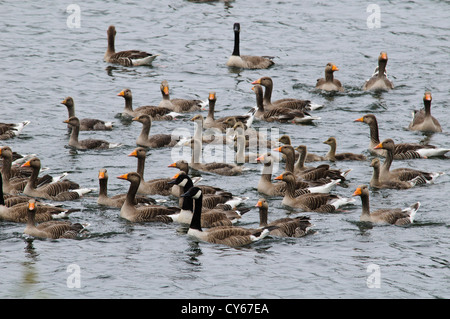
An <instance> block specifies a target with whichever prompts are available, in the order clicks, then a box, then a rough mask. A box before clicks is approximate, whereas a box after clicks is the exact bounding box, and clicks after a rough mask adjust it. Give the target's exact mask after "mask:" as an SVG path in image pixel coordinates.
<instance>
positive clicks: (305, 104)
mask: <svg viewBox="0 0 450 319" xmlns="http://www.w3.org/2000/svg"><path fill="white" fill-rule="evenodd" d="M252 84H260V85H262V86H264V87H265V89H266V90H265V92H264V97H263V105H264V109H265V110H266V111H270V110H271V109H272V108H275V107H287V108H289V109H298V110H306V111H312V110H315V109H318V108H321V107H323V105H320V104H317V103H312V102H311V101H310V100H301V99H295V98H283V99H279V100H276V101H272V100H271V99H272V90H273V80H272V78H271V77H268V76H264V77H261V78H259V79H258V80H255V81H253V82H252Z"/></svg>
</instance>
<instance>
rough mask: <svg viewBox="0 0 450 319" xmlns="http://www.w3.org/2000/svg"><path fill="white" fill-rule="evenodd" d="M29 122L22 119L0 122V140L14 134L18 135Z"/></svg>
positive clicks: (11, 136)
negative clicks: (12, 121) (17, 121)
mask: <svg viewBox="0 0 450 319" xmlns="http://www.w3.org/2000/svg"><path fill="white" fill-rule="evenodd" d="M30 123H31V122H30V121H22V122H19V123H0V140H8V139H10V138H13V137H15V136H19V135H20V133H22V130H23V129H24V127H25V126H27V125H28V124H30Z"/></svg>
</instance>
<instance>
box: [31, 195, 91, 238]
mask: <svg viewBox="0 0 450 319" xmlns="http://www.w3.org/2000/svg"><path fill="white" fill-rule="evenodd" d="M35 216H36V203H35V200H34V199H30V201H29V203H28V216H27V224H26V227H25V229H24V231H23V232H24V234H26V235H29V236H33V237H39V238H51V239H59V238H68V239H75V238H78V236H79V235H80V234H81V233H82V232H84V231H85V229H86V227H87V226H88V224H80V223H74V224H73V223H71V222H70V221H56V220H50V221H45V222H42V223H40V224H38V225H36V222H37V221H36V217H35Z"/></svg>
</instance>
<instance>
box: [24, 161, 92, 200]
mask: <svg viewBox="0 0 450 319" xmlns="http://www.w3.org/2000/svg"><path fill="white" fill-rule="evenodd" d="M22 166H24V167H31V168H32V169H33V171H32V173H31V176H30V177H29V179H28V182H27V184H26V186H25V188H24V190H23V193H24V194H25V195H28V196H31V197H39V198H45V199H49V200H54V201H66V200H75V199H79V198H81V197H82V196H83V195H84V194H87V193H89V192H91V191H92V189H90V188H80V185H79V184H78V183H75V182H73V181H70V180H68V179H64V180H60V181H57V182H52V183H49V184H45V185H42V186H39V185H38V184H37V180H38V176H39V172H40V170H41V160H40V159H39V158H37V157H34V158H32V159H30V160H29V161H27V162H26V163H24V164H23V165H22Z"/></svg>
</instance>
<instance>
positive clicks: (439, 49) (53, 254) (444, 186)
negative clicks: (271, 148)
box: [0, 0, 450, 299]
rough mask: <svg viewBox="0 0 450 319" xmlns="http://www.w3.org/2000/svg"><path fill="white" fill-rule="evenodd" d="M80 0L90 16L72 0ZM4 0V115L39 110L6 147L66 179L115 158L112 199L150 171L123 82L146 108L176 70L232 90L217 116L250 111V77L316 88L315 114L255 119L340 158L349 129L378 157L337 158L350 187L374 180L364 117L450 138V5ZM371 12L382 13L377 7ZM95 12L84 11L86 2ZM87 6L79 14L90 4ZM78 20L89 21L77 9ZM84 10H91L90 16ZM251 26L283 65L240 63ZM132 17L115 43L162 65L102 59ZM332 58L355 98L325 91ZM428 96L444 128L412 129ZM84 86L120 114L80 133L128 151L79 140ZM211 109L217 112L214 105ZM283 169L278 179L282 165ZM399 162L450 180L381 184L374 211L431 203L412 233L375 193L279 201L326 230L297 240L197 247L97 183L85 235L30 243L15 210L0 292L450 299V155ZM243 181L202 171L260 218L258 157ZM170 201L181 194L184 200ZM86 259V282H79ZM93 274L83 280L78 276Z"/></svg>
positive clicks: (397, 129) (224, 91)
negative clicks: (129, 214) (381, 86)
mask: <svg viewBox="0 0 450 319" xmlns="http://www.w3.org/2000/svg"><path fill="white" fill-rule="evenodd" d="M70 4H74V5H75V6H71V7H70V8H69V9H72V8H75V9H76V10H75V11H73V10H67V9H68V7H69V5H70ZM375 4H376V6H375V9H372V7H370V8H368V6H369V3H366V2H354V1H348V0H344V1H339V2H329V1H313V0H310V1H302V2H299V1H292V0H285V1H255V0H251V1H240V0H236V1H181V0H167V1H147V2H142V1H92V2H77V1H73V3H70V2H54V1H45V0H44V1H38V2H26V1H1V2H0V40H1V45H0V58H1V61H2V63H1V67H0V79H1V92H2V94H1V99H0V114H1V120H0V121H1V122H10V123H16V122H20V121H23V120H30V121H31V123H30V124H29V125H28V126H27V127H26V128H25V129H24V131H23V132H22V134H21V135H20V136H18V137H15V138H13V139H10V140H5V141H2V142H1V145H8V146H10V147H11V148H12V150H13V151H16V152H18V153H20V154H30V153H34V154H37V156H38V157H39V158H40V159H41V162H42V165H43V166H45V167H48V170H47V172H48V173H50V174H55V175H57V174H60V173H62V172H68V173H69V174H70V175H69V177H70V179H72V180H74V181H76V182H78V183H79V184H80V185H82V186H83V187H98V180H97V173H98V170H99V169H100V168H102V167H105V168H107V169H108V172H109V176H110V178H109V185H108V192H109V194H110V195H112V194H115V193H123V192H126V191H127V189H128V182H126V181H123V180H120V179H117V178H116V176H119V175H121V174H124V173H127V172H130V171H134V170H135V169H136V161H135V160H136V159H135V158H132V157H128V156H127V155H128V154H129V153H130V152H131V151H132V150H133V149H134V148H135V147H136V144H135V140H136V137H137V136H138V134H139V132H140V130H141V126H140V124H139V123H130V122H125V121H122V120H121V119H120V118H118V117H116V115H117V114H118V113H119V112H121V110H122V109H123V106H124V101H123V99H122V98H121V97H118V96H117V93H119V92H120V91H121V90H122V89H124V88H130V89H132V91H133V95H134V101H133V102H134V106H135V107H137V106H139V105H149V104H150V105H157V104H158V103H159V101H160V100H161V93H160V91H159V85H160V83H161V81H162V80H163V79H166V80H168V82H169V84H170V86H171V97H172V98H173V97H179V98H189V97H191V98H199V99H202V100H205V99H207V97H208V92H210V91H215V92H216V93H217V103H216V112H217V116H225V115H233V114H242V113H245V112H247V111H248V110H249V109H250V108H252V107H253V106H255V104H256V102H255V96H254V93H253V91H252V90H251V87H252V84H251V82H252V81H254V80H256V79H258V78H259V77H261V76H270V77H272V78H273V80H274V92H273V98H274V99H277V98H282V97H290V96H293V97H297V98H303V99H310V100H312V101H314V102H317V103H320V104H323V105H324V107H323V108H322V109H320V110H316V111H314V115H317V116H320V117H321V119H320V120H319V121H316V123H315V124H313V125H298V124H291V123H288V124H272V123H262V122H254V123H253V127H254V128H257V129H261V128H262V129H267V130H268V131H269V132H270V131H272V130H273V131H275V130H277V132H279V134H289V135H290V136H291V138H292V142H293V144H294V145H299V144H305V145H307V146H308V149H309V151H310V152H313V153H321V154H325V153H326V152H327V151H328V146H327V145H325V144H323V143H322V142H323V141H324V140H326V139H327V138H328V137H330V136H336V138H337V139H338V152H345V151H350V152H356V153H363V154H365V155H367V156H368V157H369V159H368V160H367V161H363V162H339V163H331V165H332V166H333V167H336V168H341V169H349V168H351V169H352V171H351V173H350V174H349V176H348V181H347V182H346V183H345V185H343V186H339V187H337V188H336V189H335V190H333V192H334V193H336V194H339V195H341V196H345V197H350V196H351V195H352V193H353V191H354V190H355V189H356V187H357V186H358V185H360V184H367V183H368V182H369V181H370V178H371V175H372V170H371V167H370V166H369V164H370V159H371V155H370V154H369V153H368V151H367V148H368V145H369V130H368V127H367V126H366V125H365V124H361V123H355V122H353V120H354V119H356V118H359V117H361V116H363V115H364V114H367V113H373V114H375V115H376V116H377V118H378V122H379V127H380V137H381V139H384V138H388V137H391V138H393V139H394V140H395V141H396V142H400V141H408V142H418V143H430V144H434V145H438V146H442V147H450V139H449V131H450V125H449V118H450V117H449V109H450V86H449V80H450V72H449V68H448V65H447V62H448V57H449V56H450V45H449V41H448V40H449V35H450V24H449V19H448V18H449V15H448V13H449V12H450V4H449V2H448V1H401V2H400V1H396V2H392V1H381V0H380V1H377V2H375ZM368 9H370V10H368ZM77 10H78V11H77ZM74 14H75V16H74ZM77 14H79V15H78V16H76V15H77ZM77 17H79V20H78V19H77ZM235 22H240V23H241V54H250V55H270V56H274V57H275V59H274V61H275V63H276V64H275V65H274V66H273V67H271V68H270V69H267V70H232V69H228V68H227V67H226V66H225V63H226V60H227V58H228V56H229V55H230V54H231V52H232V49H233V31H232V28H233V24H234V23H235ZM111 24H114V25H115V26H116V29H117V37H116V50H123V49H132V48H137V49H142V50H146V51H149V52H152V53H156V54H159V56H158V57H157V59H156V60H155V61H154V62H153V65H152V66H150V67H122V66H113V65H108V64H107V63H105V62H103V54H104V52H105V50H106V29H107V28H108V26H109V25H111ZM382 50H384V51H387V53H388V56H389V62H388V76H389V77H390V79H391V80H392V81H393V82H394V85H395V88H394V89H393V90H392V91H390V92H383V93H370V92H363V91H362V90H361V87H362V85H363V83H364V81H365V80H366V79H367V78H368V77H369V76H370V75H371V74H372V72H373V70H374V68H375V67H376V63H377V62H376V61H377V57H378V55H379V53H380V51H382ZM328 62H333V63H335V64H336V65H337V66H338V68H339V71H338V72H336V73H335V77H336V78H337V79H339V80H340V81H341V82H342V83H343V85H344V87H345V92H343V93H337V94H326V93H323V92H318V91H316V90H315V89H314V85H315V82H316V80H317V79H318V78H320V77H322V76H323V72H324V67H325V65H326V64H327V63H328ZM426 90H430V91H431V92H432V95H433V102H432V112H433V115H434V116H436V117H437V118H438V119H439V120H440V122H441V125H442V126H443V130H444V132H443V133H436V134H432V135H430V134H428V135H427V134H423V133H420V132H411V131H408V130H407V129H406V128H407V126H408V124H409V121H410V119H411V112H412V111H413V110H414V109H418V108H421V107H422V106H423V102H422V97H423V93H424V92H425V91H426ZM66 96H72V97H73V98H74V100H75V107H76V112H77V115H78V116H79V117H94V118H101V119H104V120H110V121H114V129H113V130H112V131H110V132H81V138H88V137H91V138H102V139H106V140H109V141H112V142H119V143H122V144H123V145H122V146H121V147H119V148H117V149H111V150H106V151H86V152H74V151H73V150H71V149H70V148H68V147H67V143H68V138H69V135H68V132H67V126H66V124H64V123H63V121H64V120H65V119H66V118H67V112H66V109H65V106H64V105H61V104H60V102H61V101H62V100H63V99H64V98H65V97H66ZM199 113H202V114H203V115H205V116H206V113H207V111H201V112H199ZM192 116H193V114H185V115H183V116H182V117H180V118H178V119H177V120H175V121H173V122H155V123H154V125H153V126H152V134H153V133H167V132H172V131H173V130H174V129H175V128H183V129H186V130H187V131H189V132H193V129H194V128H193V125H192V122H190V121H189V119H190V118H191V117H192ZM172 161H173V158H172V154H171V152H170V150H168V149H165V148H161V149H152V150H150V151H149V155H148V157H147V160H146V170H145V177H146V179H153V178H159V177H171V176H173V175H174V174H175V173H176V171H175V170H174V169H173V168H168V167H167V166H168V165H169V164H171V163H172ZM283 165H284V164H283V163H281V164H280V167H279V169H278V171H277V172H274V177H275V176H276V175H275V174H277V173H281V172H282V167H283ZM394 165H395V166H397V167H400V166H407V167H414V168H420V169H422V170H425V171H441V172H446V173H447V174H445V175H443V176H441V177H440V178H439V179H438V180H437V181H436V183H435V184H432V185H427V186H423V187H417V188H413V189H409V190H380V191H375V190H372V191H371V194H370V195H371V208H372V209H376V208H382V207H406V206H409V205H410V204H412V203H414V202H416V201H420V202H421V207H420V210H419V211H418V213H417V216H416V220H415V223H414V224H412V225H410V226H407V227H397V226H370V225H367V224H363V223H360V222H359V216H360V214H361V203H360V200H359V198H356V202H355V203H354V204H353V205H348V206H346V207H345V208H344V209H343V210H342V211H340V212H337V213H333V214H320V213H311V212H302V211H299V210H295V209H289V208H287V207H284V206H283V205H282V204H281V198H270V199H269V210H270V215H269V220H270V219H275V218H279V217H282V216H297V215H301V214H306V215H308V216H310V218H311V221H312V223H313V224H314V227H313V229H314V233H313V234H311V235H308V236H306V237H303V238H298V239H293V238H290V239H282V238H275V237H267V238H265V240H263V241H260V242H257V243H255V244H253V245H250V246H247V247H243V248H229V247H226V246H219V245H214V244H209V243H203V242H198V241H196V240H194V239H192V238H190V237H188V236H187V235H186V229H185V228H183V227H180V226H179V225H176V224H158V223H147V224H136V223H131V222H128V221H126V220H124V219H122V218H120V216H119V210H118V209H112V208H106V207H101V206H99V205H97V202H96V196H97V193H96V192H95V191H94V192H92V193H90V194H88V195H86V196H85V197H84V198H82V199H79V200H76V201H72V202H65V203H63V205H64V206H68V207H74V208H79V209H81V211H80V212H77V213H74V214H73V215H72V216H71V217H70V219H71V220H73V221H80V222H87V223H89V224H90V226H89V234H88V236H87V237H86V238H83V239H80V240H42V239H27V238H25V237H24V236H23V229H24V225H23V224H17V223H13V222H5V221H2V222H0V273H1V275H0V286H1V289H0V297H1V298H49V299H52V298H64V299H66V298H76V299H82V298H99V299H102V298H120V299H122V298H136V299H139V298H155V299H156V298H169V299H170V298H191V299H195V298H199V299H201V298H204V299H208V298H250V299H259V298H275V299H288V298H296V299H302V298H318V299H329V298H342V299H354V298H370V299H381V298H399V299H407V298H413V299H416V298H417V299H419V298H421V299H422V298H426V299H435V298H449V297H450V277H449V274H450V273H449V257H450V256H449V253H450V250H449V242H450V241H449V239H450V236H449V210H448V207H449V203H450V201H449V198H448V196H449V194H450V178H449V172H450V170H449V167H450V166H449V160H448V158H430V159H420V160H409V161H402V162H398V163H394ZM245 167H246V168H247V169H248V170H246V171H245V172H244V174H243V175H241V176H230V177H217V176H216V175H213V174H202V178H203V180H202V183H204V184H209V185H215V186H218V187H222V188H224V189H227V190H230V191H232V192H233V193H234V194H236V195H240V196H245V197H248V200H247V201H246V202H244V203H243V205H242V206H244V207H252V210H251V211H250V212H248V213H247V214H246V215H244V217H243V218H242V220H241V222H240V224H241V225H243V226H246V227H257V226H258V222H259V220H258V211H257V210H256V208H254V205H255V204H256V202H257V200H258V198H259V197H260V196H261V194H258V192H257V190H256V186H257V182H258V180H259V177H260V171H261V167H260V166H259V165H258V164H245ZM154 197H155V198H157V199H165V200H166V202H164V204H166V205H175V204H176V203H177V200H176V199H175V198H173V197H165V198H163V197H162V196H154ZM73 269H76V270H77V274H78V275H79V277H78V281H77V282H73V281H71V280H72V279H73V275H74V274H75V273H74V271H73ZM74 283H77V284H79V285H75V284H74Z"/></svg>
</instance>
